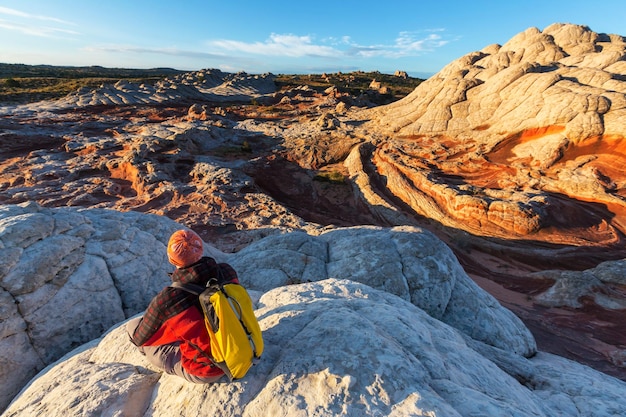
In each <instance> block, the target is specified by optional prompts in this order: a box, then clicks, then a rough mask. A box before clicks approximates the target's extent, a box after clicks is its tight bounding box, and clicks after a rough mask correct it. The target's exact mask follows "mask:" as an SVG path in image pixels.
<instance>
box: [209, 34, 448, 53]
mask: <svg viewBox="0 0 626 417" xmlns="http://www.w3.org/2000/svg"><path fill="white" fill-rule="evenodd" d="M436 31H439V32H441V31H443V30H442V29H438V30H436ZM431 32H434V31H431ZM418 35H419V34H418V33H417V32H400V33H399V34H398V37H397V38H396V39H395V42H394V43H393V44H389V45H385V44H381V45H360V44H358V43H356V42H354V41H353V40H352V39H351V38H350V37H349V36H342V37H340V38H328V39H326V40H324V41H322V42H318V43H316V42H315V41H314V39H313V38H312V37H311V36H298V35H293V34H282V35H281V34H276V33H272V34H271V35H270V37H269V39H267V40H266V41H265V42H251V43H249V42H242V41H236V40H227V39H222V40H217V41H211V42H209V45H210V46H212V47H217V48H218V49H222V50H226V51H228V52H229V53H237V52H243V53H246V54H255V55H265V56H283V57H305V56H306V57H324V58H346V57H352V58H354V57H361V58H377V57H384V58H401V57H409V56H418V55H422V54H424V53H426V52H431V51H433V50H434V49H436V48H439V47H441V46H444V45H446V44H447V43H448V42H449V41H448V40H445V39H443V38H442V36H440V35H439V34H436V33H429V34H427V35H426V36H422V37H418ZM329 45H332V46H329Z"/></svg>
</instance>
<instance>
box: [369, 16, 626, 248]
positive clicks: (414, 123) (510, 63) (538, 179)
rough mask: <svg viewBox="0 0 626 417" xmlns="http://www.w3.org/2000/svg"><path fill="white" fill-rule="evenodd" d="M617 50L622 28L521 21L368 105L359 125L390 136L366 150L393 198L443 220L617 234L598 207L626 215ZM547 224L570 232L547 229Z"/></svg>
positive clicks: (513, 231) (621, 49) (588, 239)
mask: <svg viewBox="0 0 626 417" xmlns="http://www.w3.org/2000/svg"><path fill="white" fill-rule="evenodd" d="M625 54H626V40H625V38H624V37H622V36H618V35H606V34H598V33H595V32H593V31H591V30H590V29H589V28H588V27H586V26H578V25H571V24H554V25H551V26H548V27H547V28H545V29H544V30H543V31H540V30H538V29H536V28H530V29H528V30H526V31H524V32H522V33H520V34H518V35H516V36H514V37H513V38H512V39H511V40H509V41H508V42H507V43H506V44H504V45H502V46H500V45H491V46H488V47H486V48H484V49H483V50H481V51H478V52H473V53H470V54H467V55H465V56H463V57H461V58H459V59H457V60H456V61H453V62H452V63H450V64H448V65H447V66H446V67H445V68H443V69H442V70H441V71H440V72H439V73H437V74H436V75H434V76H433V77H431V78H430V79H428V80H427V81H425V82H424V83H422V84H421V85H419V86H418V87H417V88H416V89H415V91H414V92H413V93H411V94H410V95H409V96H407V97H405V98H404V99H402V100H399V101H397V102H395V103H392V104H389V105H386V106H383V107H378V108H375V109H372V110H369V113H368V117H370V118H371V121H370V122H369V126H368V128H369V129H374V130H380V129H383V130H384V131H386V132H387V134H388V135H389V139H388V140H386V141H385V142H384V143H381V144H380V146H377V148H376V149H375V150H374V151H372V152H371V154H370V155H368V156H367V157H368V159H370V160H371V161H372V163H373V164H374V166H375V167H376V170H377V172H378V174H379V175H380V176H381V177H385V178H386V181H387V183H386V187H387V189H388V190H389V191H391V193H393V195H394V196H396V197H398V198H399V199H401V200H402V201H403V202H404V203H406V204H407V205H408V206H410V207H411V209H413V210H414V211H415V212H416V213H418V214H420V215H423V216H426V217H429V218H432V219H435V220H437V221H438V222H440V223H442V224H444V225H447V226H451V227H454V228H459V229H463V230H466V231H468V232H471V233H475V234H479V235H486V236H497V237H507V238H512V237H516V238H521V237H524V238H526V237H528V236H532V238H533V239H538V240H542V239H549V240H550V241H552V242H553V243H568V244H572V243H573V244H579V243H581V242H582V241H585V243H589V244H609V243H611V242H617V241H619V240H620V239H621V237H620V236H621V234H622V232H623V230H621V229H622V228H621V227H620V226H619V222H615V224H613V223H607V222H606V221H605V220H604V218H606V217H609V216H608V215H607V213H606V212H604V213H603V212H601V208H600V206H599V205H600V204H601V205H605V206H606V207H607V208H608V210H610V211H611V212H613V213H614V214H615V215H616V216H617V217H623V216H624V215H625V213H626V211H625V208H626V205H625V197H626V190H625V189H624V184H626V175H625V172H626V171H625V170H624V167H626V157H625V156H624V154H623V152H621V151H619V149H622V148H623V147H624V146H625V143H626V142H624V141H625V137H626V61H624V60H623V57H624V56H625ZM582 202H587V203H582ZM592 203H593V204H597V205H598V209H592V205H593V204H592ZM583 212H584V213H585V214H586V216H585V217H587V218H589V214H590V215H591V216H597V217H596V218H595V220H591V222H592V223H595V222H597V223H599V224H597V227H594V228H593V230H590V229H587V230H585V229H586V228H585V225H583V224H580V218H581V217H583V216H584V215H583ZM589 212H591V213H589ZM594 226H596V225H595V224H594ZM549 227H556V228H557V229H567V228H570V230H571V231H572V233H568V231H563V232H562V233H557V234H556V236H555V234H554V233H552V234H550V236H549V238H548V237H547V236H546V235H545V234H542V231H543V230H544V229H546V228H549Z"/></svg>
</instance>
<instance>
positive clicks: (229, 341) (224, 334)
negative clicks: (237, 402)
mask: <svg viewBox="0 0 626 417" xmlns="http://www.w3.org/2000/svg"><path fill="white" fill-rule="evenodd" d="M171 286H172V287H175V288H180V289H183V290H185V291H187V292H190V293H192V294H196V295H197V296H198V300H199V301H200V305H201V306H202V310H203V312H204V322H205V324H206V328H207V331H208V333H209V338H210V340H211V357H212V360H213V362H214V363H215V365H216V366H218V367H219V368H220V369H222V370H223V371H224V373H225V374H226V376H228V378H229V379H230V380H231V381H232V380H233V379H239V378H243V377H244V376H245V375H246V373H247V372H248V370H249V369H250V367H251V366H252V365H253V364H254V363H255V362H256V361H257V360H258V359H260V358H261V354H262V353H263V347H264V346H263V334H262V332H261V328H260V327H259V322H258V321H257V318H256V316H255V315H254V308H253V306H252V300H251V299H250V295H249V294H248V292H247V291H246V289H245V288H244V287H243V286H242V285H240V284H236V283H233V282H230V283H225V284H222V283H219V282H218V281H217V279H214V278H213V279H211V280H210V281H209V282H208V283H207V286H206V287H202V286H200V285H195V284H190V283H187V284H183V283H180V282H174V283H172V284H171Z"/></svg>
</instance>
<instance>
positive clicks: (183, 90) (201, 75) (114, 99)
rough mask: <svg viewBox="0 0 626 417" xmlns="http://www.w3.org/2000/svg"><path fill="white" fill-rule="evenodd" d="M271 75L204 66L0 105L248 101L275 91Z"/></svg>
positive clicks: (0, 111)
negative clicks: (146, 80)
mask: <svg viewBox="0 0 626 417" xmlns="http://www.w3.org/2000/svg"><path fill="white" fill-rule="evenodd" d="M274 79H275V76H274V75H272V74H269V73H267V74H261V75H254V74H247V73H245V72H238V73H234V74H233V73H225V72H222V71H220V70H217V69H210V70H209V69H207V70H202V71H196V72H189V73H185V74H181V75H175V76H172V77H168V78H166V79H164V80H162V81H158V82H157V83H155V85H148V84H137V83H132V82H129V81H124V80H121V81H118V82H117V83H115V84H104V85H102V86H101V87H100V88H96V89H90V88H87V87H85V88H82V89H80V90H77V91H75V92H73V93H70V94H68V95H67V96H66V97H64V98H62V99H59V100H53V101H49V102H46V104H42V103H37V104H35V105H29V104H26V105H22V106H17V107H16V108H4V109H3V108H0V114H3V111H12V112H17V113H28V112H31V111H33V110H35V109H36V110H37V111H42V110H48V111H59V110H63V109H75V108H80V107H88V106H124V105H149V104H167V103H180V102H192V101H200V102H202V101H211V102H224V101H227V102H250V100H252V99H253V98H259V97H262V96H266V95H271V94H272V93H274V92H275V91H276V85H275V84H274Z"/></svg>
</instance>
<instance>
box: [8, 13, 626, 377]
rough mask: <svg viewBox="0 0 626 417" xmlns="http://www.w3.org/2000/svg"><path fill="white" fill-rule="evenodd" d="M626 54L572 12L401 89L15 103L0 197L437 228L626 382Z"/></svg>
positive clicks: (216, 220) (220, 237)
mask: <svg viewBox="0 0 626 417" xmlns="http://www.w3.org/2000/svg"><path fill="white" fill-rule="evenodd" d="M625 54H626V42H625V39H624V38H623V37H622V36H618V35H609V34H598V33H595V32H593V31H592V30H590V29H589V28H587V27H584V26H576V25H561V24H555V25H553V26H550V27H548V28H546V29H544V30H543V31H540V30H538V29H535V28H530V29H528V30H527V31H525V32H523V33H520V34H519V35H517V36H516V37H514V38H513V39H511V40H510V41H509V42H508V43H506V44H505V45H490V46H487V47H485V48H484V49H483V50H481V51H477V52H475V53H472V54H468V55H467V56H464V57H461V58H459V59H458V60H456V61H454V62H452V63H450V64H449V65H448V66H446V67H445V68H444V69H443V70H442V71H440V72H439V73H438V74H436V75H434V76H433V77H431V78H429V79H428V80H426V81H424V82H423V83H420V84H419V85H418V86H417V87H415V89H414V90H413V91H412V92H411V93H409V94H407V95H404V94H402V95H397V96H395V97H393V99H390V97H392V96H390V95H389V91H390V90H391V91H392V92H393V90H394V84H393V82H392V81H388V82H387V83H385V82H383V83H381V82H380V79H379V80H376V79H374V77H372V80H371V81H372V82H371V84H370V85H369V86H368V88H367V89H364V90H362V91H357V90H355V89H348V88H347V87H349V86H350V83H352V82H354V77H355V76H357V75H359V74H332V75H325V76H326V78H329V82H328V86H327V85H324V86H322V87H320V86H319V85H313V84H311V85H307V84H305V83H303V84H302V85H297V86H293V85H280V84H279V83H277V77H276V76H274V75H272V74H262V75H251V74H243V73H240V74H227V73H223V72H221V71H219V70H204V71H199V72H192V73H183V74H177V75H172V76H169V77H168V78H167V79H165V80H164V81H159V82H158V83H156V84H155V85H154V86H150V85H144V84H141V85H140V84H137V83H131V82H125V81H118V82H116V83H114V84H113V83H111V84H103V85H102V86H100V87H96V88H83V89H81V90H77V91H75V92H72V93H70V94H68V95H67V96H64V97H62V98H60V99H53V100H45V101H35V102H29V103H22V104H10V105H5V106H2V107H0V204H19V203H24V202H28V201H34V202H37V203H38V204H40V205H42V206H46V207H63V206H74V207H85V208H112V209H115V210H119V211H131V210H132V211H139V212H147V213H154V214H159V215H163V216H167V217H169V218H171V219H173V220H176V221H177V222H180V223H182V224H185V225H187V226H189V227H191V228H192V229H194V230H195V231H197V232H198V233H199V234H200V235H201V236H202V237H203V239H204V240H205V241H206V242H209V243H211V244H212V245H214V246H215V247H217V248H218V249H220V250H222V251H224V252H230V253H236V252H238V251H240V250H242V249H243V248H245V247H246V246H247V245H249V244H250V243H252V242H254V241H256V240H258V239H260V238H262V237H265V236H268V235H272V234H278V233H283V232H286V231H291V230H298V229H304V230H307V231H308V232H309V233H313V234H314V233H321V232H322V231H327V230H329V229H332V228H333V227H337V226H353V225H377V226H397V225H411V226H419V227H423V228H425V229H427V230H429V231H431V232H433V233H434V234H435V235H436V236H438V237H439V238H440V239H441V240H443V241H444V242H445V243H446V244H447V245H448V246H449V247H450V248H451V249H452V250H453V252H454V254H455V255H456V257H457V258H458V260H459V261H460V263H461V264H462V266H463V268H464V269H465V270H466V272H467V273H468V274H469V275H470V276H471V277H472V278H473V279H474V280H475V282H476V283H478V284H479V285H480V286H481V287H482V288H483V289H485V290H486V291H487V292H489V293H490V294H492V295H493V296H495V297H496V298H497V299H498V300H499V301H500V303H501V304H502V305H503V306H505V307H507V308H508V309H510V310H512V311H513V312H514V313H515V314H516V315H518V316H519V317H520V318H521V319H522V320H523V322H524V323H525V324H526V325H527V326H528V328H529V329H530V330H531V331H532V333H533V335H534V336H535V338H536V340H537V344H538V347H539V349H540V350H542V351H546V352H551V353H555V354H558V355H561V356H564V357H567V358H570V359H574V360H576V361H578V362H580V363H584V364H587V365H590V366H591V367H593V368H595V369H598V370H600V371H602V372H605V373H607V374H609V375H613V376H616V377H618V378H620V379H622V380H626V324H625V322H624V309H626V279H625V278H624V272H626V269H625V267H624V264H623V262H622V260H623V259H625V258H626V248H625V245H624V234H625V232H626V201H625V197H626V189H625V186H626V174H625V172H626V170H625V168H626V146H625V142H624V140H625V139H624V137H625V135H626V61H623V59H622V57H623V56H625ZM395 77H396V78H397V82H398V83H400V82H401V80H403V79H404V78H403V74H402V73H398V74H397V75H395ZM331 78H332V79H331ZM388 80H393V79H388Z"/></svg>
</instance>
